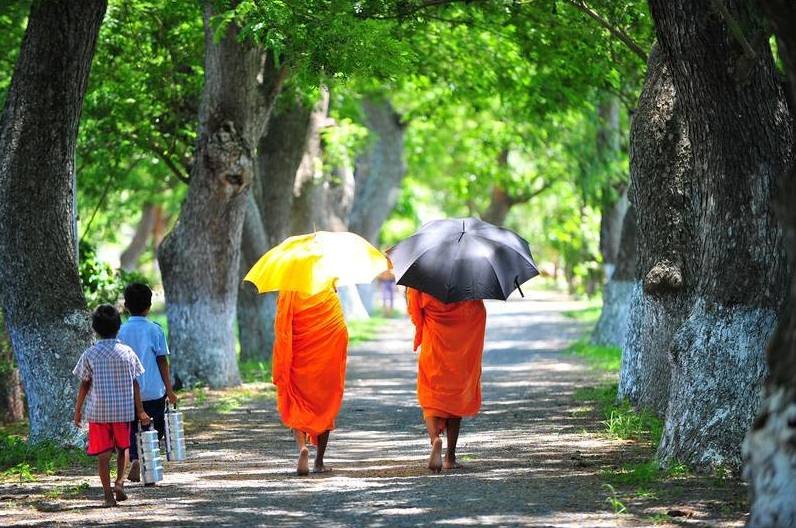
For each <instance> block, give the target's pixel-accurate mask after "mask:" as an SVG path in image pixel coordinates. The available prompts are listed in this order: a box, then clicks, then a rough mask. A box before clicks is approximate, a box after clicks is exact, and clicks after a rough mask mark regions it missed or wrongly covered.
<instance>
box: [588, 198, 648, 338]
mask: <svg viewBox="0 0 796 528" xmlns="http://www.w3.org/2000/svg"><path fill="white" fill-rule="evenodd" d="M623 216H624V222H623V224H624V225H623V227H622V235H621V237H620V240H621V242H620V244H619V252H618V253H617V256H616V267H615V268H614V272H613V273H612V275H611V280H609V281H608V284H606V285H605V290H604V292H603V309H602V311H601V312H600V319H599V320H598V321H597V324H596V325H595V327H594V332H592V336H591V341H592V343H594V344H597V345H603V346H622V344H623V343H624V340H625V335H626V333H627V325H628V319H629V317H630V299H631V294H632V292H633V285H634V283H633V279H634V278H635V276H636V268H637V266H638V232H637V229H636V215H635V211H634V210H633V208H632V207H630V208H628V210H627V212H626V213H625V214H624V215H623Z"/></svg>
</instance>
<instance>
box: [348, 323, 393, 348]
mask: <svg viewBox="0 0 796 528" xmlns="http://www.w3.org/2000/svg"><path fill="white" fill-rule="evenodd" d="M386 322H387V319H385V318H383V317H371V318H369V319H358V320H355V321H349V322H348V323H347V324H348V344H349V345H356V344H358V343H364V342H367V341H373V340H374V339H376V336H377V335H378V331H379V328H381V327H382V326H384V324H385V323H386Z"/></svg>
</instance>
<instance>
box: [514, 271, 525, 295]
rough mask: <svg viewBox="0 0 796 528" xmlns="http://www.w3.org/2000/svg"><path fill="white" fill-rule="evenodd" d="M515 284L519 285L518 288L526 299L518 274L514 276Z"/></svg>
mask: <svg viewBox="0 0 796 528" xmlns="http://www.w3.org/2000/svg"><path fill="white" fill-rule="evenodd" d="M514 285H515V286H517V289H518V290H519V291H520V296H521V297H522V298H523V299H524V298H525V294H524V293H522V288H520V281H519V277H517V276H515V277H514Z"/></svg>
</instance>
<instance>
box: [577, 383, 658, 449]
mask: <svg viewBox="0 0 796 528" xmlns="http://www.w3.org/2000/svg"><path fill="white" fill-rule="evenodd" d="M575 399H576V400H578V401H583V402H589V403H591V404H593V405H594V407H595V408H596V409H597V411H598V412H599V413H600V414H601V415H602V417H603V420H602V422H600V423H601V424H602V425H603V426H604V428H605V434H607V435H608V436H610V437H611V438H617V439H620V440H635V441H638V442H646V443H649V444H650V445H651V446H652V447H653V448H656V447H657V446H658V443H659V442H660V438H661V434H662V433H663V422H662V421H661V419H660V418H658V417H657V416H655V415H654V414H652V413H649V412H647V411H643V410H641V411H639V410H636V409H635V408H633V406H632V405H630V404H629V403H627V402H626V401H618V400H617V385H616V384H613V385H605V386H602V387H589V388H582V389H578V390H577V391H575Z"/></svg>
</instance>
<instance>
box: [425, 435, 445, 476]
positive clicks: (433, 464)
mask: <svg viewBox="0 0 796 528" xmlns="http://www.w3.org/2000/svg"><path fill="white" fill-rule="evenodd" d="M428 469H430V470H431V471H433V472H435V473H439V472H440V470H442V439H441V438H436V439H434V442H432V444H431V455H429V457H428Z"/></svg>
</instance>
